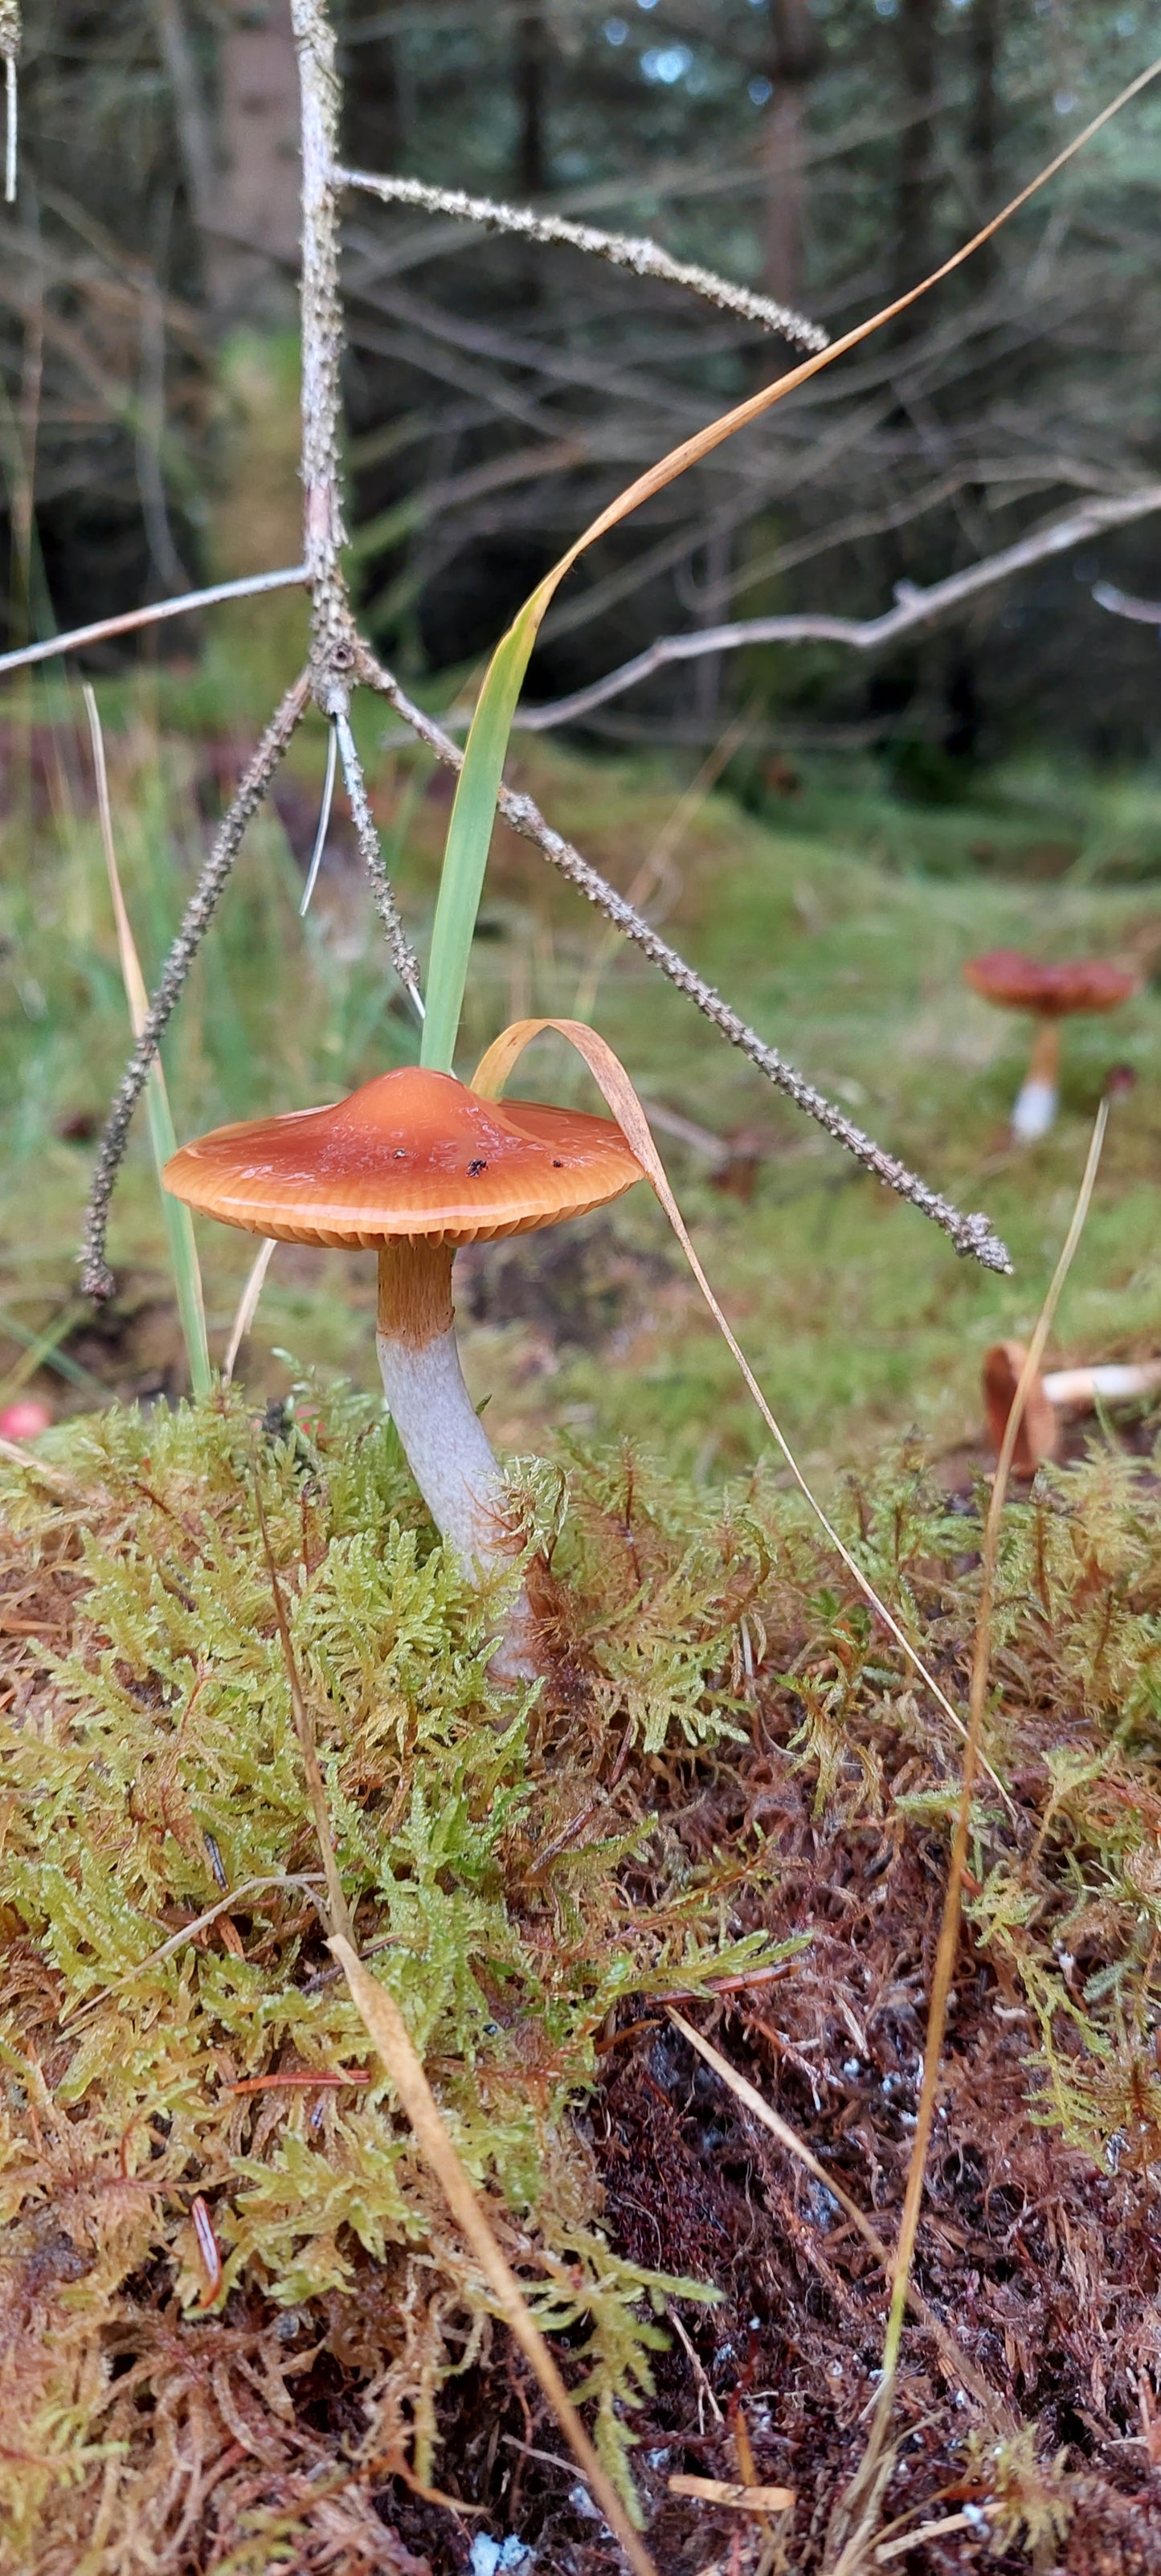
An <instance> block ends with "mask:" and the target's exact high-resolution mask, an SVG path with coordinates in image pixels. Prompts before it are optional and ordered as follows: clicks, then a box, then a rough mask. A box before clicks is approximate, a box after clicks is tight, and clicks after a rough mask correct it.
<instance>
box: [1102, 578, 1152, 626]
mask: <svg viewBox="0 0 1161 2576" xmlns="http://www.w3.org/2000/svg"><path fill="white" fill-rule="evenodd" d="M1092 595H1093V598H1094V599H1095V601H1096V604H1097V607H1098V608H1107V609H1108V610H1109V611H1110V613H1111V615H1112V616H1113V617H1129V618H1131V619H1132V621H1133V623H1134V625H1136V626H1161V600H1156V599H1134V598H1133V596H1132V593H1131V592H1130V591H1127V590H1118V589H1117V586H1116V583H1115V582H1112V581H1094V583H1093V588H1092Z"/></svg>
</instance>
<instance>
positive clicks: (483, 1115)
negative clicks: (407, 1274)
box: [164, 1065, 642, 1247]
mask: <svg viewBox="0 0 1161 2576" xmlns="http://www.w3.org/2000/svg"><path fill="white" fill-rule="evenodd" d="M641 1178H642V1172H641V1166H640V1164H639V1163H638V1162H637V1160H636V1158H635V1156H634V1155H633V1154H631V1153H630V1151H629V1148H628V1146H627V1144H626V1143H625V1139H624V1137H623V1136H622V1134H621V1130H620V1128H619V1127H617V1126H615V1125H614V1123H613V1121H612V1119H611V1118H592V1117H589V1116H588V1115H587V1114H586V1113H584V1112H583V1111H581V1110H576V1109H552V1108H542V1107H541V1106H540V1105H539V1103H538V1102H535V1101H531V1100H505V1101H503V1102H499V1101H492V1100H482V1099H481V1098H480V1096H479V1094H478V1093H477V1092H475V1091H469V1089H468V1088H467V1085H466V1084H465V1083H462V1082H457V1081H456V1080H455V1079H454V1077H453V1076H452V1075H451V1074H450V1073H429V1072H426V1071H424V1070H423V1069H422V1068H421V1067H420V1066H411V1065H409V1066H405V1067H403V1068H402V1069H401V1070H400V1071H399V1072H397V1073H382V1074H380V1075H379V1076H378V1078H377V1080H376V1081H374V1082H365V1083H364V1084H363V1086H362V1088H361V1090H359V1091H353V1092H352V1093H351V1096H350V1098H349V1100H340V1101H338V1102H337V1103H336V1104H335V1106H334V1107H332V1108H329V1109H298V1110H294V1111H292V1112H291V1113H290V1114H289V1116H285V1117H281V1118H255V1119H247V1120H246V1122H245V1123H244V1124H243V1125H241V1126H236V1127H216V1128H215V1129H214V1130H213V1132H212V1134H211V1135H209V1136H199V1137H198V1138H197V1139H196V1141H195V1142H194V1143H193V1144H192V1145H183V1146H182V1148H181V1150H180V1152H179V1153H177V1154H174V1155H173V1156H172V1158H171V1160H170V1161H169V1162H168V1163H167V1164H166V1167H165V1173H164V1180H165V1186H166V1189H167V1190H171V1191H172V1193H173V1196H174V1197H175V1198H178V1199H184V1200H185V1201H186V1204H187V1206H189V1207H193V1208H199V1209H200V1210H201V1211H202V1213H203V1215H205V1216H216V1217H219V1218H220V1219H221V1220H222V1223H223V1224H225V1225H238V1226H243V1227H244V1228H245V1229H246V1231H247V1232H248V1233H250V1234H266V1235H273V1236H274V1237H275V1239H276V1240H277V1241H278V1242H279V1243H327V1244H347V1245H350V1246H352V1247H353V1246H356V1245H364V1246H368V1247H370V1246H374V1245H376V1244H380V1243H383V1242H385V1241H393V1240H396V1239H398V1238H399V1237H400V1236H403V1237H414V1238H421V1239H422V1240H424V1241H425V1242H428V1243H488V1242H491V1241H492V1240H493V1239H494V1238H495V1237H496V1236H498V1235H505V1234H526V1233H529V1232H531V1231H532V1229H533V1228H534V1227H536V1226H542V1225H554V1224H555V1223H556V1222H557V1219H558V1218H560V1217H567V1216H583V1215H584V1214H585V1213H586V1211H587V1210H588V1209H589V1208H594V1207H603V1206H604V1205H605V1203H606V1202H607V1201H608V1200H609V1199H617V1198H620V1196H621V1193H622V1191H623V1190H628V1189H631V1188H632V1186H633V1183H634V1181H639V1180H640V1179H641Z"/></svg>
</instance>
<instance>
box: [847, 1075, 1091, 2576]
mask: <svg viewBox="0 0 1161 2576" xmlns="http://www.w3.org/2000/svg"><path fill="white" fill-rule="evenodd" d="M1108 1116H1109V1104H1108V1101H1107V1100H1102V1102H1101V1105H1100V1108H1099V1110H1098V1112H1097V1119H1096V1125H1095V1127H1094V1129H1093V1135H1092V1143H1091V1144H1090V1146H1089V1150H1088V1160H1087V1162H1086V1164H1085V1168H1084V1175H1083V1178H1082V1180H1081V1185H1080V1190H1079V1193H1078V1195H1077V1201H1076V1206H1075V1208H1074V1210H1073V1216H1072V1223H1071V1225H1070V1226H1069V1229H1068V1233H1067V1235H1066V1237H1065V1241H1064V1247H1063V1250H1062V1252H1061V1255H1060V1259H1059V1260H1058V1262H1057V1265H1056V1269H1055V1271H1054V1272H1053V1275H1052V1279H1051V1282H1050V1284H1049V1288H1048V1293H1047V1296H1046V1297H1045V1300H1044V1304H1043V1306H1042V1308H1041V1310H1040V1317H1039V1321H1038V1322H1037V1325H1036V1330H1035V1332H1034V1333H1033V1335H1032V1339H1031V1342H1030V1343H1029V1345H1028V1350H1027V1353H1026V1356H1025V1360H1024V1366H1023V1368H1022V1370H1021V1372H1020V1378H1019V1383H1018V1385H1017V1388H1016V1393H1015V1397H1014V1399H1013V1403H1012V1410H1011V1412H1010V1414H1009V1416H1008V1420H1007V1423H1006V1425H1005V1429H1004V1438H1003V1442H1002V1445H1001V1448H1000V1455H999V1458H998V1460H997V1463H996V1473H995V1479H994V1481H993V1485H992V1493H991V1500H990V1503H989V1506H988V1516H987V1520H986V1522H985V1524H984V1543H983V1550H982V1572H981V1582H980V1606H979V1613H978V1617H977V1620H976V1634H975V1649H974V1653H973V1657H972V1676H971V1699H970V1707H969V1725H968V1734H967V1745H966V1749H965V1752H964V1765H963V1781H962V1785H961V1788H960V1800H959V1811H958V1814H957V1816H956V1825H955V1834H954V1838H953V1841H952V1851H951V1863H950V1866H949V1869H948V1877H947V1889H946V1893H945V1896H944V1901H943V1915H942V1918H941V1921H940V1927H939V1941H938V1944H937V1947H936V1953H935V1968H934V1973H933V1976H932V1980H931V2001H930V2004H929V2006H928V2014H927V2032H926V2037H925V2040H924V2048H923V2081H922V2084H921V2087H920V2094H919V2109H918V2114H917V2118H916V2125H915V2136H914V2139H913V2141H912V2147H911V2158H910V2163H909V2166H908V2172H907V2189H906V2193H905V2195H904V2201H903V2216H902V2219H901V2221H900V2225H899V2236H898V2241H897V2243H896V2247H895V2256H894V2261H893V2264H892V2271H891V2305H890V2309H889V2312H888V2317H887V2332H886V2336H885V2338H884V2343H883V2363H882V2370H881V2373H880V2379H879V2393H878V2398H877V2401H876V2405H875V2412H874V2416H873V2418H872V2422H871V2429H870V2432H869V2434H868V2437H867V2446H866V2449H865V2451H864V2453H863V2457H862V2459H861V2460H860V2462H859V2466H858V2468H857V2469H856V2471H855V2474H854V2477H853V2478H852V2479H851V2482H850V2485H849V2487H848V2488H847V2490H846V2493H845V2495H844V2496H843V2497H842V2498H841V2499H840V2502H839V2505H838V2507H837V2508H836V2520H837V2521H838V2522H839V2523H841V2528H842V2530H843V2531H844V2532H845V2534H846V2538H845V2541H844V2545H843V2547H842V2548H841V2549H840V2551H839V2555H838V2557H837V2559H836V2560H835V2562H834V2566H833V2570H832V2576H858V2571H859V2570H860V2569H861V2568H862V2566H863V2564H864V2558H865V2551H866V2548H867V2545H868V2542H869V2540H870V2537H871V2534H872V2532H873V2531H874V2528H875V2524H876V2521H877V2518H878V2511H879V2502H880V2498H881V2495H882V2491H883V2486H884V2482H885V2476H886V2471H887V2466H888V2463H889V2459H890V2453H889V2450H888V2447H887V2433H888V2427H889V2425H890V2420H891V2409H892V2405H893V2402H894V2394H895V2377H896V2372H897V2370H898V2364H899V2347H900V2343H901V2340H902V2334H903V2318H904V2312H905V2309H906V2306H907V2302H908V2299H909V2296H910V2283H911V2266H912V2264H913V2262H914V2259H915V2242H916V2237H917V2235H918V2232H919V2216H920V2210H921V2208H922V2204H923V2193H924V2187H925V2184H926V2178H927V2157H928V2152H929V2149H930V2145H931V2132H932V2128H933V2126H934V2122H935V2097H936V2093H937V2090H938V2084H939V2062H940V2054H941V2051H942V2047H943V2035H944V2031H945V2029H946V2026H947V2004H948V1997H949V1995H950V1993H951V1980H952V1975H953V1973H954V1969H955V1959H956V1951H957V1949H958V1946H959V1925H960V1905H961V1898H962V1891H963V1874H964V1869H965V1867H966V1864H967V1847H968V1837H969V1834H970V1830H971V1809H972V1796H973V1792H974V1789H975V1784H976V1773H977V1768H978V1765H979V1760H980V1741H981V1737H982V1734H983V1726H984V1714H985V1707H986V1701H987V1686H988V1662H989V1656H990V1652H991V1629H992V1603H993V1598H994V1591H995V1575H996V1559H997V1555H998V1551H999V1536H1000V1521H1001V1518H1002V1516H1003V1510H1004V1502H1005V1499H1006V1496H1007V1490H1008V1477H1009V1474H1010V1471H1011V1466H1012V1459H1013V1456H1014V1455H1015V1448H1016V1440H1017V1437H1018V1435H1019V1429H1020V1423H1021V1420H1022V1418H1023V1413H1024V1406H1025V1404H1026V1402H1027V1398H1028V1391H1029V1389H1030V1387H1031V1385H1032V1382H1033V1379H1034V1377H1035V1374H1036V1372H1037V1370H1038V1369H1039V1366H1040V1362H1041V1359H1042V1358H1043V1355H1044V1348H1045V1344H1046V1342H1047V1340H1048V1335H1049V1332H1050V1330H1051V1327H1052V1319H1053V1316H1054V1314H1055V1312H1056V1307H1057V1303H1058V1300H1059V1297H1060V1292H1061V1290H1062V1288H1063V1286H1064V1282H1065V1280H1066V1278H1067V1276H1068V1273H1069V1270H1070V1268H1071V1266H1072V1260H1073V1255H1074V1253H1075V1251H1076V1248H1077V1245H1078V1243H1079V1242H1080V1238H1081V1235H1082V1233H1083V1231H1084V1224H1085V1219H1086V1217H1087V1215H1088V1211H1089V1207H1090V1204H1091V1201H1092V1194H1093V1189H1094V1187H1095V1184H1096V1176H1097V1169H1098V1166H1099V1163H1100V1158H1101V1148H1102V1146H1103V1144H1104V1139H1105V1129H1106V1127H1107V1125H1108Z"/></svg>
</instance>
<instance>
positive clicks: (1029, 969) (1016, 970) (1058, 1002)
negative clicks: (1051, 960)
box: [963, 948, 1138, 1020]
mask: <svg viewBox="0 0 1161 2576" xmlns="http://www.w3.org/2000/svg"><path fill="white" fill-rule="evenodd" d="M963 971H964V975H965V978H966V980H967V982H968V983H969V984H970V985H971V986H972V988H973V990H974V991H975V992H977V993H982V994H983V997H984V1000H985V1002H998V1003H1000V1004H1001V1006H1002V1007H1004V1008H1006V1009H1008V1010H1010V1011H1037V1012H1038V1013H1039V1014H1040V1017H1041V1018H1042V1019H1048V1020H1062V1019H1066V1018H1067V1016H1068V1014H1069V1012H1070V1011H1115V1009H1116V1007H1117V1004H1118V1002H1127V1001H1128V999H1129V995H1130V994H1131V993H1135V992H1136V990H1137V980H1138V979H1137V977H1136V976H1135V975H1134V974H1132V973H1131V972H1130V971H1129V969H1128V968H1127V967H1125V966H1113V965H1111V964H1110V962H1109V960H1108V959H1107V958H1106V957H1082V958H1079V959H1076V960H1070V961H1069V962H1068V963H1066V964H1064V965H1061V966H1045V965H1042V964H1041V962H1040V960H1039V959H1038V958H1036V957H1024V956H1022V955H1021V953H1020V950H1019V949H1018V948H992V949H990V950H989V952H988V954H987V956H986V957H971V958H969V960H968V963H967V965H966V966H965V967H964V970H963Z"/></svg>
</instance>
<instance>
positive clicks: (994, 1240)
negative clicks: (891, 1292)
mask: <svg viewBox="0 0 1161 2576" xmlns="http://www.w3.org/2000/svg"><path fill="white" fill-rule="evenodd" d="M359 677H360V679H362V680H365V681H366V682H367V683H368V685H369V686H370V687H371V688H374V689H378V690H379V691H380V693H381V694H382V696H383V697H385V698H387V699H388V700H389V701H390V703H391V705H392V706H393V707H394V708H395V711H396V714H397V715H400V716H402V718H403V721H404V723H405V724H408V725H410V727H411V729H412V732H413V733H415V734H417V735H418V737H419V740H420V741H421V742H423V743H426V745H427V748H428V750H429V751H432V752H434V753H435V756H436V759H437V760H442V761H443V762H444V763H445V765H446V766H447V767H448V768H450V769H461V768H462V767H463V758H464V755H463V753H462V751H461V750H460V748H459V746H458V744H456V743H454V742H453V741H452V739H451V737H450V735H449V734H446V733H445V732H444V730H443V727H442V726H441V725H438V724H436V723H435V721H434V719H433V718H432V717H431V716H429V715H427V714H426V713H425V712H424V710H423V708H422V707H417V706H415V705H414V704H413V702H412V700H411V699H410V698H409V697H407V695H406V694H405V692H404V691H403V690H402V689H401V688H400V686H399V683H398V681H397V680H396V679H395V678H394V676H393V674H392V673H391V672H390V671H387V670H385V669H384V668H383V666H382V664H381V663H379V662H377V661H376V660H375V657H374V655H373V654H372V653H370V652H369V651H368V650H367V648H366V646H365V645H361V646H360V651H359ZM499 810H500V813H501V815H502V816H503V819H504V821H505V822H506V823H508V824H510V826H511V828H512V830H513V831H514V832H519V833H520V834H521V836H522V837H523V839H524V840H526V841H532V842H534V843H535V846H536V848H537V849H538V850H539V851H540V852H541V853H542V855H543V857H544V858H546V859H548V860H549V861H550V863H551V865H552V866H553V867H554V868H557V869H558V870H559V872H560V874H561V876H563V877H565V878H567V880H568V883H569V884H570V885H573V886H575V887H576V888H577V891H578V893H580V894H583V895H584V896H585V897H586V898H587V900H588V902H589V903H591V904H595V905H596V907H597V910H598V911H599V912H603V913H604V915H605V918H606V920H608V921H611V922H612V923H613V925H614V928H615V929H617V930H619V931H620V933H621V935H622V937H623V938H625V939H631V940H633V941H634V943H635V945H636V946H637V947H638V948H640V949H641V950H642V952H643V954H644V955H645V956H646V957H648V958H649V960H650V963H651V964H652V965H654V966H656V967H658V968H659V969H660V971H661V973H662V974H663V975H667V976H668V978H669V981H670V983H671V984H673V985H675V986H676V988H677V990H678V992H679V993H684V994H685V996H686V999H687V1001H690V1002H693V1003H695V1004H696V1006H697V1008H698V1010H699V1011H702V1012H704V1014H705V1017H706V1019H707V1020H710V1021H712V1023H713V1025H714V1027H715V1028H716V1029H720V1031H721V1033H722V1036H723V1037H725V1038H728V1039H729V1042H730V1045H731V1046H736V1047H738V1048H739V1049H740V1050H741V1053H742V1054H743V1055H745V1056H748V1057H749V1060H750V1062H751V1064H754V1065H757V1067H758V1070H759V1072H760V1073H764V1074H765V1075H766V1077H767V1080H768V1081H770V1082H773V1083H775V1084H777V1087H778V1089H779V1090H780V1091H784V1092H785V1093H786V1095H787V1097H788V1098H789V1099H791V1100H793V1102H794V1103H795V1106H796V1108H798V1109H803V1110H805V1112H806V1114H807V1116H808V1117H810V1118H815V1119H817V1121H818V1124H819V1126H820V1127H824V1128H825V1129H826V1132H827V1135H828V1136H833V1138H834V1140H835V1142H836V1144H839V1145H843V1146H845V1148H846V1151H847V1152H848V1154H853V1155H854V1157H855V1159H856V1161H857V1162H859V1163H861V1164H862V1165H863V1167H864V1169H865V1170H866V1171H868V1172H873V1173H874V1175H875V1178H876V1180H879V1181H882V1182H884V1183H885V1184H886V1187H887V1188H888V1189H889V1190H894V1191H895V1192H896V1193H897V1195H898V1196H899V1197H900V1198H905V1199H908V1200H909V1201H910V1203H911V1205H912V1207H916V1208H918V1209H919V1210H920V1212H921V1214H922V1215H924V1216H928V1217H930V1218H931V1219H932V1221H933V1223H934V1224H936V1225H938V1226H941V1227H942V1229H943V1232H944V1233H945V1234H946V1235H947V1236H948V1237H949V1238H950V1240H951V1242H952V1243H953V1244H954V1245H955V1248H956V1251H957V1252H959V1253H962V1254H964V1255H965V1256H968V1257H970V1258H971V1259H972V1260H975V1261H979V1262H980V1263H982V1265H983V1267H984V1269H985V1270H999V1271H1004V1272H1008V1271H1010V1270H1011V1267H1012V1263H1011V1259H1010V1256H1009V1254H1008V1251H1007V1248H1006V1246H1005V1245H1004V1244H1003V1243H1001V1241H1000V1239H999V1237H998V1235H996V1234H995V1233H994V1232H993V1230H992V1227H991V1224H990V1223H989V1220H988V1218H987V1217H986V1216H980V1215H973V1216H965V1215H964V1214H963V1213H962V1211H961V1210H960V1209H959V1208H956V1207H953V1206H952V1205H951V1202H950V1201H949V1200H948V1199H945V1198H942V1197H941V1196H940V1194H939V1192H938V1191H937V1190H932V1189H929V1188H928V1185H927V1183H926V1181H921V1180H920V1179H919V1178H918V1177H917V1175H916V1174H915V1173H914V1172H911V1171H909V1170H908V1169H907V1166H906V1164H905V1163H901V1162H899V1161H898V1160H897V1158H896V1157H895V1155H893V1154H887V1153H885V1152H884V1151H883V1148H882V1146H881V1145H876V1143H875V1142H874V1139H873V1138H872V1137H870V1136H866V1135H864V1133H863V1130H862V1128H861V1127H856V1126H855V1125H854V1123H853V1121H852V1120H851V1119H849V1118H845V1117H844V1116H843V1113H842V1111H841V1109H836V1108H835V1107H834V1105H833V1103H832V1102H831V1101H829V1100H827V1099H826V1097H825V1095H824V1094H823V1093H822V1092H821V1091H816V1090H815V1088H814V1085H813V1083H809V1082H806V1081H804V1079H803V1077H802V1075H801V1074H800V1073H797V1072H796V1071H795V1069H794V1066H793V1065H791V1064H787V1063H786V1061H785V1058H784V1057H783V1056H781V1055H780V1054H779V1053H778V1050H777V1048H776V1047H772V1046H768V1045H767V1044H766V1041H765V1039H764V1038H760V1037H759V1036H758V1033H757V1031H756V1029H751V1028H748V1027H747V1025H746V1022H745V1021H744V1020H743V1019H741V1018H740V1017H739V1015H738V1013H737V1012H736V1011H734V1010H731V1008H730V1005H729V1003H728V1002H724V1001H723V1000H722V997H721V994H720V993H717V992H715V991H714V988H713V986H712V984H707V983H706V981H705V979H704V977H703V976H701V975H699V974H698V973H697V971H696V969H695V968H694V967H692V966H689V965H687V964H686V961H685V959H684V958H683V957H679V956H678V953H677V950H676V949H675V948H671V947H670V946H669V944H668V942H667V941H666V940H664V939H662V938H661V937H660V935H659V933H658V932H657V931H656V930H654V929H653V928H652V926H651V924H650V923H649V922H647V921H645V920H643V919H642V916H641V914H640V913H639V912H637V911H635V910H634V907H633V905H632V904H631V903H627V902H626V900H625V897H624V895H620V894H618V893H617V891H616V889H615V887H613V886H611V885H609V884H608V883H607V881H606V879H605V878H604V877H602V876H601V875H600V874H599V873H598V871H597V869H596V868H594V867H590V865H589V862H588V860H587V859H582V857H581V854H580V851H579V850H576V849H574V848H573V846H572V843H571V842H570V841H566V840H564V839H563V838H562V836H561V834H560V833H559V832H554V831H553V829H552V826H551V824H550V823H547V822H546V821H545V819H544V816H543V814H542V813H541V812H540V809H539V807H538V806H537V805H535V804H534V803H533V801H532V798H531V797H530V796H517V795H515V794H514V793H513V791H512V789H511V788H509V787H502V788H501V790H500V797H499Z"/></svg>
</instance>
